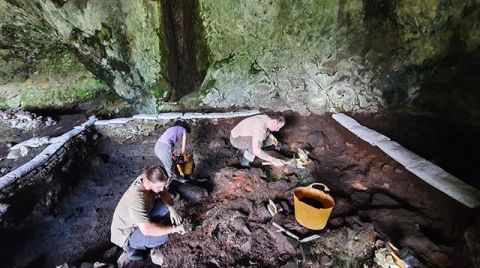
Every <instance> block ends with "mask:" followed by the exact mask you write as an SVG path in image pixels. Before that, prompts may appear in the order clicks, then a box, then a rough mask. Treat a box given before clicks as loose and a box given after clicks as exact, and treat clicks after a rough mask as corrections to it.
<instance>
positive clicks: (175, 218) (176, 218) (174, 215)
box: [167, 205, 182, 225]
mask: <svg viewBox="0 0 480 268" xmlns="http://www.w3.org/2000/svg"><path fill="white" fill-rule="evenodd" d="M167 208H168V211H169V212H170V220H171V221H172V224H173V225H180V224H182V217H181V216H180V214H179V213H178V211H177V210H176V209H175V208H174V207H173V206H168V205H167Z"/></svg>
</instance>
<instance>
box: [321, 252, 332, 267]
mask: <svg viewBox="0 0 480 268" xmlns="http://www.w3.org/2000/svg"><path fill="white" fill-rule="evenodd" d="M320 264H321V265H322V267H331V266H332V265H333V259H332V258H330V257H329V256H326V255H323V256H322V257H321V258H320Z"/></svg>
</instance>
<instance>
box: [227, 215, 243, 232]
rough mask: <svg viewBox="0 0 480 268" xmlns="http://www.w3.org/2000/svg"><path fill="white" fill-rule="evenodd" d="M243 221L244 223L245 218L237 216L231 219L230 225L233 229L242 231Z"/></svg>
mask: <svg viewBox="0 0 480 268" xmlns="http://www.w3.org/2000/svg"><path fill="white" fill-rule="evenodd" d="M245 223H246V222H245V218H243V217H237V218H235V219H234V220H233V221H232V223H231V226H232V227H233V229H235V230H237V231H242V230H243V228H244V227H245Z"/></svg>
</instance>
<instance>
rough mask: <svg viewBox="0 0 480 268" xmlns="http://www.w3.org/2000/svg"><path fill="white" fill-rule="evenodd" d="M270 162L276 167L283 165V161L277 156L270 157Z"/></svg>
mask: <svg viewBox="0 0 480 268" xmlns="http://www.w3.org/2000/svg"><path fill="white" fill-rule="evenodd" d="M270 162H271V163H272V164H273V165H274V166H276V167H281V166H283V165H285V161H283V160H280V159H278V158H274V159H272V161H270Z"/></svg>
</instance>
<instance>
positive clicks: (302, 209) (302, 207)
mask: <svg viewBox="0 0 480 268" xmlns="http://www.w3.org/2000/svg"><path fill="white" fill-rule="evenodd" d="M315 185H321V186H323V187H324V190H323V191H322V190H319V189H317V188H314V187H313V186H315ZM328 191H329V189H328V187H327V186H326V185H325V184H323V183H313V184H310V185H309V186H307V187H297V188H295V190H294V193H293V204H294V207H295V219H296V220H297V222H298V223H300V224H301V225H302V226H304V227H306V228H308V229H312V230H322V229H323V228H325V225H327V221H328V218H329V217H330V213H331V212H332V209H333V207H334V206H335V201H334V200H333V198H332V197H331V196H330V195H329V194H327V193H325V192H328Z"/></svg>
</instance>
